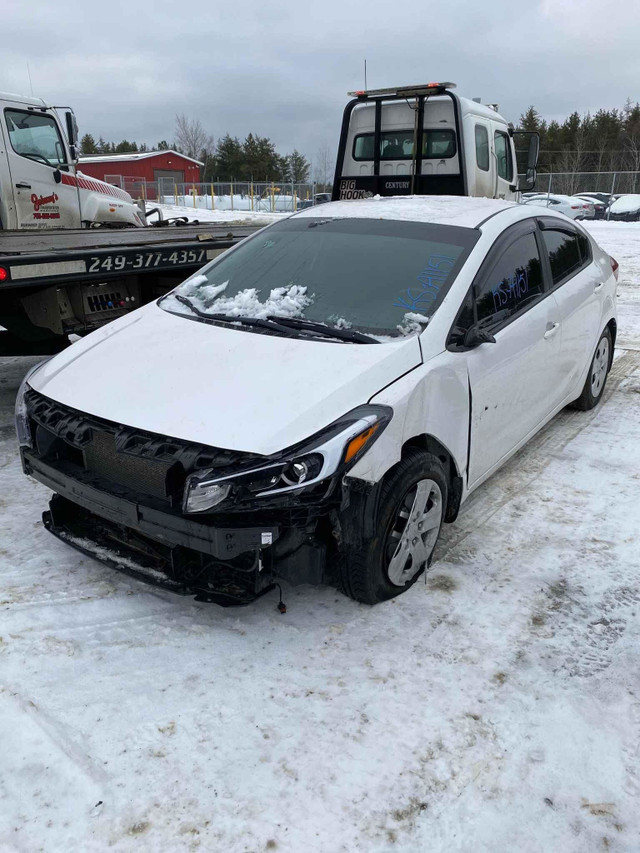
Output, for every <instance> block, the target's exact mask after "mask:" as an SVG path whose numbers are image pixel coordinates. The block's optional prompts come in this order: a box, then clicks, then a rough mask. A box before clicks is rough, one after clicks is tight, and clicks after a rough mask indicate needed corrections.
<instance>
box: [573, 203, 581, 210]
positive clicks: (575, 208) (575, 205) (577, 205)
mask: <svg viewBox="0 0 640 853" xmlns="http://www.w3.org/2000/svg"><path fill="white" fill-rule="evenodd" d="M571 210H580V205H579V204H572V205H571Z"/></svg>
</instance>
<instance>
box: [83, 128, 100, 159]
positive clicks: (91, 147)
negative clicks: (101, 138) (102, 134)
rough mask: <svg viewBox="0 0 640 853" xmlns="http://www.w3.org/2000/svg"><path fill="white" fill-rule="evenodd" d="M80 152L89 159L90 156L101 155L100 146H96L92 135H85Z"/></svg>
mask: <svg viewBox="0 0 640 853" xmlns="http://www.w3.org/2000/svg"><path fill="white" fill-rule="evenodd" d="M80 152H81V153H82V154H83V155H84V156H85V157H87V156H88V155H89V154H99V153H100V152H99V150H98V146H97V145H96V141H95V139H94V138H93V136H91V134H90V133H85V135H84V136H83V137H82V139H81V140H80Z"/></svg>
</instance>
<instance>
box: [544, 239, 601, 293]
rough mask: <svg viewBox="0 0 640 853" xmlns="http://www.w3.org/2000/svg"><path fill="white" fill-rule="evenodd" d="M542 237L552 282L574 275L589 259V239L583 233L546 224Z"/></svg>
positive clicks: (556, 282)
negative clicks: (547, 255) (550, 226)
mask: <svg viewBox="0 0 640 853" xmlns="http://www.w3.org/2000/svg"><path fill="white" fill-rule="evenodd" d="M542 239H543V240H544V245H545V247H546V249H547V252H548V254H549V265H550V266H551V277H552V279H553V283H554V284H559V283H560V282H561V281H563V280H564V279H566V278H569V277H570V276H572V275H574V274H575V273H577V272H578V270H581V269H582V268H583V267H585V266H587V264H589V263H590V261H591V249H590V247H589V240H588V238H587V237H585V236H584V234H580V233H578V232H577V231H573V230H571V231H569V230H568V229H567V228H564V229H562V230H560V229H555V228H549V227H548V225H547V226H546V227H545V228H544V229H543V231H542Z"/></svg>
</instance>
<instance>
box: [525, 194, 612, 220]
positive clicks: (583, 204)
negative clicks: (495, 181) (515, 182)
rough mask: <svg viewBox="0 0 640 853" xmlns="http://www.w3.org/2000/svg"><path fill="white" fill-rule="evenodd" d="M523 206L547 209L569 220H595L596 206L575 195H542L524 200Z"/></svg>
mask: <svg viewBox="0 0 640 853" xmlns="http://www.w3.org/2000/svg"><path fill="white" fill-rule="evenodd" d="M522 204H532V205H535V206H536V207H546V208H548V209H549V210H554V211H555V212H556V213H564V215H565V216H568V217H569V219H595V215H596V213H595V205H594V204H593V202H590V201H589V200H588V199H585V198H580V197H579V196H574V195H557V194H553V193H551V194H548V193H540V194H539V195H534V196H527V197H526V198H523V199H522Z"/></svg>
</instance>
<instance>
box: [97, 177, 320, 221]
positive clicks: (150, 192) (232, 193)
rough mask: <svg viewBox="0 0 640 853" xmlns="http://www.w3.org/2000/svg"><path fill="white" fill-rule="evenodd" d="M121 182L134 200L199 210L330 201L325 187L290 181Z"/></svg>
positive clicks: (272, 208) (286, 207)
mask: <svg viewBox="0 0 640 853" xmlns="http://www.w3.org/2000/svg"><path fill="white" fill-rule="evenodd" d="M114 183H115V181H114ZM118 185H119V186H120V187H121V188H122V189H123V190H126V191H127V192H128V193H129V195H131V196H132V197H133V198H134V199H142V200H143V201H145V202H156V203H159V204H174V205H177V206H179V207H192V208H194V209H196V210H234V211H235V210H239V211H254V212H256V213H291V212H294V211H296V210H301V209H303V208H305V207H311V206H312V205H314V204H316V203H319V202H320V201H328V198H327V197H326V195H325V194H322V193H320V192H319V190H320V189H324V187H320V186H319V185H317V184H315V183H304V184H301V183H294V182H290V181H286V182H285V181H268V182H267V181H263V182H259V181H248V182H236V181H212V182H209V183H176V182H174V181H173V180H172V179H171V178H160V179H159V180H158V181H144V180H139V179H136V178H126V177H123V178H122V179H121V181H120V182H119V183H118Z"/></svg>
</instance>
